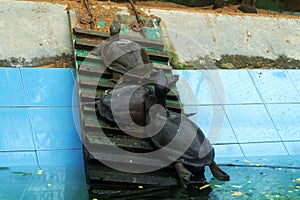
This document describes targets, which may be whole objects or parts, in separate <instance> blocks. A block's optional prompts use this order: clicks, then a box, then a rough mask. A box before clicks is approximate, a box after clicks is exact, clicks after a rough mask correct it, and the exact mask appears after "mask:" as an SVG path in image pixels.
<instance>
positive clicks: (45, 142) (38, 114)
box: [28, 107, 82, 150]
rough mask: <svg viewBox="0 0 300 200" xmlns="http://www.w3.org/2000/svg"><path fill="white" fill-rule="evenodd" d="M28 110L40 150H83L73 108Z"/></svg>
mask: <svg viewBox="0 0 300 200" xmlns="http://www.w3.org/2000/svg"><path fill="white" fill-rule="evenodd" d="M28 110H29V116H30V119H31V123H32V129H33V133H34V137H35V140H36V146H37V149H38V150H46V149H74V148H81V146H82V145H81V140H80V138H79V134H80V132H78V131H77V129H76V127H75V124H74V123H75V122H74V120H73V113H72V111H73V109H72V108H71V107H66V108H29V109H28Z"/></svg>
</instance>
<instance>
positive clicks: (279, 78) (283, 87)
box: [249, 70, 300, 103]
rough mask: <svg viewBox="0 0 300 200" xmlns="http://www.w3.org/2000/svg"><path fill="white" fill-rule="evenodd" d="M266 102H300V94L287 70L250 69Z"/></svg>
mask: <svg viewBox="0 0 300 200" xmlns="http://www.w3.org/2000/svg"><path fill="white" fill-rule="evenodd" d="M249 73H250V75H251V77H252V78H253V80H254V82H255V85H256V86H257V89H258V92H259V94H260V95H261V98H262V99H263V101H264V102H265V103H285V102H300V96H299V94H298V92H297V90H296V88H295V86H294V85H293V83H292V81H291V79H290V78H289V76H288V74H287V72H286V71H285V70H252V71H249Z"/></svg>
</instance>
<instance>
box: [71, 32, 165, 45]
mask: <svg viewBox="0 0 300 200" xmlns="http://www.w3.org/2000/svg"><path fill="white" fill-rule="evenodd" d="M73 30H74V34H76V35H82V36H90V37H95V38H100V39H103V40H106V39H108V38H109V37H110V35H109V33H104V32H100V31H93V30H85V29H81V28H74V29H73ZM119 36H120V38H123V39H129V40H132V41H135V42H136V43H138V44H140V45H141V46H143V47H148V48H156V49H162V50H163V49H164V44H163V42H161V41H159V40H149V39H147V38H138V37H132V36H128V35H124V34H120V35H119Z"/></svg>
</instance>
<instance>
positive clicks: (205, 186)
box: [199, 184, 210, 190]
mask: <svg viewBox="0 0 300 200" xmlns="http://www.w3.org/2000/svg"><path fill="white" fill-rule="evenodd" d="M209 186H210V184H206V185H203V186H202V187H200V188H199V190H203V189H205V188H208V187H209Z"/></svg>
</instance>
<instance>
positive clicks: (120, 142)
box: [84, 131, 153, 152]
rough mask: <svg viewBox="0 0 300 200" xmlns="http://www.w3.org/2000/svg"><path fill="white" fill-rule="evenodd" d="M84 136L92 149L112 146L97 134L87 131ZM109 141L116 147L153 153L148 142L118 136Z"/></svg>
mask: <svg viewBox="0 0 300 200" xmlns="http://www.w3.org/2000/svg"><path fill="white" fill-rule="evenodd" d="M84 136H85V137H86V141H87V142H88V144H89V145H92V146H93V147H94V148H93V149H96V148H97V146H99V145H105V146H110V145H112V144H111V143H109V142H107V141H106V140H104V139H103V135H101V134H99V133H97V132H90V131H87V132H86V133H85V134H84ZM109 139H110V141H111V142H112V143H113V144H114V145H116V146H118V147H125V148H129V149H133V150H141V151H142V152H145V151H153V148H152V146H151V144H150V142H149V141H148V140H144V139H135V138H133V137H129V136H128V137H125V136H120V135H115V136H114V137H109Z"/></svg>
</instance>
